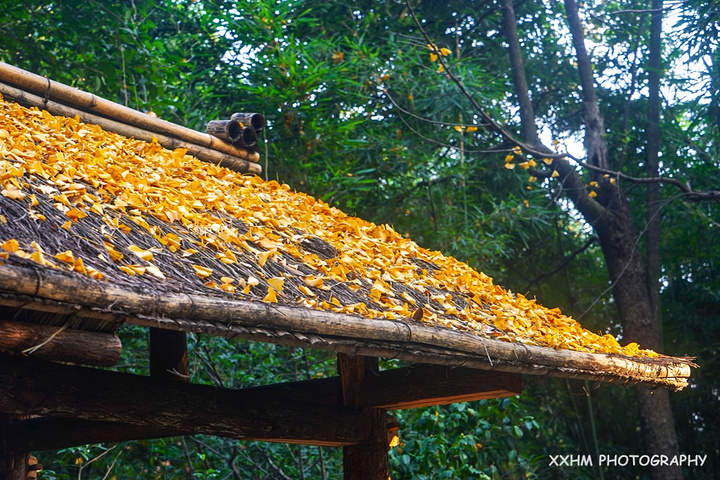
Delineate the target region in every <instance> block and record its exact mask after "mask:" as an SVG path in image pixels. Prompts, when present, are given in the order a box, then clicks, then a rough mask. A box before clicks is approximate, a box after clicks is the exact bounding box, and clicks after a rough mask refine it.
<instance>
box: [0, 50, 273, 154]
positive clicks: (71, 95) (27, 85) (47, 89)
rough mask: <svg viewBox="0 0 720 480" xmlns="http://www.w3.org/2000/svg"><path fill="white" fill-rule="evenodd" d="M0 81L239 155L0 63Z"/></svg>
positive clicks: (205, 136)
mask: <svg viewBox="0 0 720 480" xmlns="http://www.w3.org/2000/svg"><path fill="white" fill-rule="evenodd" d="M0 81H2V82H5V83H8V84H10V85H13V86H15V87H18V88H20V89H23V90H26V91H28V92H30V93H33V94H35V95H39V96H41V97H42V98H43V101H45V100H48V101H49V100H53V101H56V102H57V103H62V104H65V105H68V106H70V107H73V108H75V109H78V110H82V111H86V112H92V113H95V114H98V115H101V116H104V117H107V118H110V119H112V120H115V121H117V122H120V123H125V124H128V125H132V126H134V127H137V128H141V129H143V130H148V131H150V132H154V133H160V134H163V135H168V136H171V137H176V138H178V139H180V140H182V141H184V142H188V143H192V144H195V145H199V146H200V147H204V148H208V149H211V150H217V151H219V152H222V153H225V154H228V155H236V154H237V151H238V149H237V148H236V147H233V146H232V145H230V144H227V143H225V142H223V141H222V140H220V139H218V138H215V137H213V136H212V135H208V134H207V133H203V132H198V131H196V130H193V129H190V128H187V127H183V126H180V125H176V124H174V123H171V122H168V121H166V120H162V119H159V118H155V117H152V116H150V115H147V114H145V113H142V112H139V111H137V110H134V109H132V108H129V107H126V106H124V105H120V104H118V103H115V102H112V101H110V100H106V99H104V98H101V97H98V96H96V95H93V94H92V93H88V92H84V91H82V90H78V89H77V88H73V87H70V86H68V85H65V84H62V83H60V82H56V81H53V80H50V79H48V78H45V77H41V76H40V75H36V74H34V73H31V72H28V71H27V70H23V69H21V68H18V67H15V66H12V65H9V64H7V63H5V62H0ZM258 159H259V156H258Z"/></svg>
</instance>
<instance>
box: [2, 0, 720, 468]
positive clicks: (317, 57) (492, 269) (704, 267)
mask: <svg viewBox="0 0 720 480" xmlns="http://www.w3.org/2000/svg"><path fill="white" fill-rule="evenodd" d="M508 4H509V5H511V6H512V7H513V8H514V16H513V17H512V18H513V19H514V21H513V23H514V28H511V27H510V25H509V24H508V23H507V21H508V17H505V18H504V16H503V13H504V11H503V8H505V13H506V14H507V8H508ZM572 4H574V2H565V3H562V2H549V1H546V2H530V1H518V2H515V3H514V4H513V3H510V2H507V1H498V2H495V1H486V0H463V1H449V2H434V1H429V0H420V1H418V0H415V1H411V2H409V3H405V2H402V1H392V0H388V1H385V0H380V1H373V2H370V1H350V0H341V1H337V2H321V1H316V0H307V1H270V0H259V1H254V2H234V1H226V2H225V1H221V0H215V1H202V0H112V1H105V2H100V1H76V0H73V1H69V0H65V1H57V2H49V1H17V2H9V1H3V2H2V9H3V16H2V18H0V60H3V61H5V62H8V63H11V64H14V65H17V66H19V67H22V68H26V69H28V70H31V71H33V72H35V73H39V74H43V75H47V76H48V77H50V78H52V79H55V80H58V81H61V82H64V83H67V84H70V85H73V86H76V87H78V88H81V89H84V90H88V91H90V92H93V93H96V94H98V95H101V96H104V97H106V98H109V99H112V100H115V101H118V102H119V103H123V104H126V105H128V106H131V107H133V108H137V109H139V110H142V111H148V110H152V111H154V112H155V113H157V114H158V115H159V116H160V117H161V118H165V119H167V120H170V121H173V122H176V123H179V124H181V125H186V126H190V127H193V128H196V129H200V130H204V125H205V123H206V122H207V121H208V120H212V119H215V118H219V117H227V116H228V115H229V114H231V113H233V112H235V111H257V112H261V113H263V114H264V115H265V116H266V118H267V120H268V128H267V129H266V130H265V136H264V138H262V141H263V142H266V143H265V144H264V147H263V151H262V159H261V162H262V163H263V166H264V169H265V173H264V175H266V176H267V177H268V178H273V179H278V180H280V181H282V182H284V183H287V184H289V185H290V186H292V187H293V188H295V189H297V190H302V191H305V192H308V193H310V194H312V195H314V196H316V197H319V198H322V199H324V200H326V201H328V202H329V203H331V204H333V205H335V206H337V207H339V208H341V209H342V210H344V211H346V212H348V213H351V214H354V215H357V216H359V217H362V218H365V219H367V220H371V221H374V222H378V223H388V224H391V225H393V226H394V227H395V229H396V230H398V231H399V232H400V233H402V234H404V235H407V236H409V237H410V238H412V239H414V240H415V241H416V242H418V243H419V244H420V245H422V246H424V247H428V248H431V249H437V250H441V251H443V252H444V253H445V254H447V255H452V256H455V257H456V258H458V259H460V260H463V261H465V262H467V263H469V264H471V265H472V266H474V267H475V268H477V269H479V270H482V271H483V272H485V273H486V274H488V275H490V276H492V277H493V278H494V279H495V281H496V282H497V283H499V284H500V285H502V286H504V287H506V288H509V289H511V290H513V291H517V292H521V293H527V294H529V295H531V296H536V297H537V299H538V301H539V302H540V303H542V304H544V305H546V306H549V307H554V306H559V307H561V308H562V310H563V311H564V312H565V313H568V314H571V315H573V316H574V317H575V318H577V319H579V320H580V322H581V323H582V324H583V325H584V326H585V327H586V328H589V329H591V330H593V331H597V332H602V333H606V332H609V333H612V334H614V335H617V336H619V337H623V334H624V333H626V332H625V331H624V328H623V323H622V321H621V319H620V317H619V315H618V305H617V303H616V301H615V297H614V296H613V293H615V294H616V295H617V293H618V292H614V291H613V283H614V282H615V283H616V280H617V279H615V277H614V276H613V275H614V274H613V272H612V271H609V270H608V267H607V258H606V256H605V255H606V252H605V253H604V252H603V249H602V248H601V241H600V240H599V239H598V236H597V233H596V230H594V228H593V226H592V225H590V223H589V222H588V221H587V220H586V217H585V216H584V214H583V213H582V211H581V210H578V201H577V198H575V197H573V193H572V192H570V193H568V185H567V182H565V180H566V179H568V178H570V177H569V176H568V175H569V174H567V173H563V174H562V175H557V176H553V175H552V172H553V171H562V169H561V168H560V167H561V166H560V165H559V164H558V163H555V160H553V159H548V160H549V162H548V163H545V162H542V158H540V157H533V156H526V154H527V153H528V152H527V151H524V150H523V151H521V153H520V154H513V153H512V152H513V148H515V147H516V146H517V143H513V142H512V141H509V140H508V138H504V137H503V136H502V135H498V134H497V132H496V131H493V129H492V128H487V127H488V122H487V119H486V118H484V117H483V116H482V114H486V115H488V116H490V117H491V118H492V119H494V121H496V122H498V124H501V125H504V126H505V129H506V130H507V131H508V132H509V133H510V134H512V136H513V137H514V138H517V139H525V141H529V140H532V139H528V134H527V130H526V129H527V123H526V122H525V121H524V119H523V114H524V112H527V106H525V107H523V106H522V100H523V99H522V96H521V95H518V92H519V91H520V90H518V87H517V81H518V79H517V77H515V76H514V74H515V73H517V72H518V67H517V65H516V64H514V63H513V60H512V57H511V55H510V50H511V48H510V47H511V46H512V45H513V41H512V40H511V39H510V38H511V37H510V36H509V35H510V33H511V31H512V30H516V31H517V34H518V43H517V45H519V47H520V53H521V55H522V59H523V67H522V70H523V72H524V74H525V79H526V82H527V84H528V85H527V87H526V88H525V90H526V91H527V92H530V95H529V96H528V99H527V100H528V101H529V102H530V107H531V110H532V112H533V113H534V119H535V120H534V121H535V124H536V127H537V131H538V139H539V140H540V141H541V142H542V144H544V145H547V146H549V147H550V150H549V152H548V153H546V154H547V155H548V156H552V154H553V153H554V151H555V150H557V151H558V152H566V151H568V152H569V153H571V154H572V155H573V156H575V157H577V158H578V159H580V160H581V161H583V159H585V160H586V161H587V162H588V164H590V166H592V162H591V161H590V159H586V150H585V148H584V147H583V140H584V137H585V135H586V134H587V133H588V131H589V130H590V129H589V128H588V126H587V115H588V113H587V105H588V103H587V98H586V97H585V95H586V94H587V92H588V90H589V89H588V88H587V86H586V85H583V84H582V80H581V77H580V76H579V73H578V57H577V55H576V50H575V48H574V45H573V36H572V34H571V33H572V32H571V27H569V26H568V21H567V20H568V18H570V15H569V13H568V10H567V7H568V5H572ZM658 12H660V13H661V19H662V20H663V21H662V33H661V35H660V37H657V38H660V39H661V41H662V43H661V48H660V49H657V48H655V47H653V45H657V43H656V44H653V36H652V34H651V31H652V26H653V25H657V23H653V15H654V14H657V13H658ZM413 13H414V14H415V15H416V16H417V18H418V20H419V21H420V23H421V25H422V28H423V29H424V30H425V32H426V33H427V35H428V38H429V39H431V40H432V42H433V43H434V44H435V45H436V46H437V51H434V50H433V49H431V48H429V46H428V43H429V42H428V39H426V38H425V37H424V36H423V35H422V33H421V31H420V29H419V28H418V25H417V23H416V21H415V19H414V18H413ZM579 18H580V20H581V22H582V34H583V35H584V38H585V45H586V46H587V49H588V54H589V57H590V59H591V61H592V64H593V74H594V79H595V91H596V96H597V105H598V107H599V111H600V114H601V115H602V118H604V128H603V129H602V131H601V136H602V137H603V141H604V142H605V143H606V157H607V160H606V165H605V166H606V167H607V169H608V170H609V171H611V172H622V174H623V175H625V176H629V177H633V178H635V179H638V178H645V177H648V176H649V177H657V176H662V177H664V178H670V179H677V180H680V181H681V182H683V183H684V184H689V185H691V186H692V189H693V190H697V191H712V190H717V189H719V188H720V171H719V168H720V157H719V156H718V153H719V151H720V145H719V143H718V141H719V140H720V126H719V125H720V93H718V89H719V88H720V50H718V44H719V43H720V6H718V4H717V3H716V2H713V1H712V0H688V1H683V2H662V1H660V2H658V1H654V2H650V1H633V0H617V1H612V2H600V1H593V0H590V1H587V2H584V3H582V4H581V5H579ZM655 18H657V16H656V17H655ZM653 52H655V57H653ZM437 57H440V58H437ZM440 60H442V61H443V62H444V66H442V67H441V63H440ZM580 64H582V61H581V62H580ZM448 71H449V72H451V73H452V74H453V76H454V77H455V78H457V79H458V80H459V81H460V83H461V84H462V85H463V86H464V88H465V89H466V90H467V91H468V92H469V93H470V94H471V96H470V97H469V96H467V95H464V94H463V92H462V91H461V90H460V89H459V88H458V86H457V85H456V83H455V82H454V81H453V78H451V77H449V76H448V74H447V73H448ZM654 82H655V83H654ZM654 85H655V86H654ZM653 91H655V92H657V98H658V99H659V111H658V114H657V118H658V120H657V122H656V124H657V129H654V128H653V122H652V121H651V120H652V118H653V117H652V115H653V113H652V112H653V110H652V104H653V103H652V99H653ZM478 105H479V106H480V107H481V108H482V112H478V108H477V106H478ZM655 141H657V145H658V154H657V155H656V158H658V159H659V161H658V164H657V167H656V168H657V172H656V173H652V172H651V171H650V173H649V171H648V163H650V162H649V160H648V159H649V158H651V157H652V152H651V151H652V149H653V148H654V147H652V145H654V143H653V142H655ZM518 142H520V140H518ZM530 143H531V144H535V143H536V142H532V141H530ZM537 145H539V143H537ZM531 146H532V145H531ZM557 161H558V162H559V161H561V159H557ZM566 163H567V165H569V167H567V168H568V169H570V170H572V172H574V173H572V175H574V176H576V177H577V178H578V179H579V180H580V181H581V182H582V183H581V184H580V186H581V187H582V188H583V189H584V190H583V191H584V192H585V194H584V195H587V196H589V197H590V198H594V197H595V196H597V195H599V200H602V199H603V194H604V192H605V191H604V190H603V188H604V187H603V186H607V188H613V189H617V192H618V195H619V196H621V197H622V201H621V202H620V203H622V204H623V205H624V206H625V208H626V210H627V214H628V216H629V218H630V219H631V221H632V224H633V225H634V237H633V238H634V245H633V247H634V248H635V252H636V253H637V255H638V258H640V259H641V260H642V265H653V263H654V262H653V261H654V260H655V259H657V260H658V261H659V264H658V265H657V267H653V268H649V269H648V270H647V272H648V281H647V288H648V291H649V294H650V296H651V297H652V295H653V294H654V292H657V295H658V298H659V301H658V302H656V303H657V305H658V306H659V307H658V310H657V314H656V317H657V318H658V320H659V324H658V325H659V328H658V329H659V331H660V335H659V338H660V340H661V347H660V350H661V351H662V352H663V353H667V354H671V355H680V356H683V355H692V356H696V357H697V363H698V364H699V365H700V366H701V368H699V369H697V370H696V371H695V372H694V375H693V378H692V379H691V385H690V387H688V388H687V389H685V390H684V391H683V392H680V393H672V394H671V395H670V403H671V406H672V411H673V414H674V421H675V431H676V434H677V438H678V445H679V451H680V452H681V453H685V454H691V455H694V454H700V455H707V461H706V463H705V465H704V466H703V467H702V468H688V469H685V471H684V474H685V476H686V478H690V479H705V478H707V479H710V478H719V477H720V437H719V436H718V435H717V432H718V431H720V418H718V414H719V413H720V380H718V379H719V378H720V375H719V374H720V360H719V359H720V357H719V356H718V350H719V349H720V272H719V271H718V269H720V248H718V246H720V205H719V204H718V202H717V200H716V199H715V200H713V199H712V198H710V199H708V200H706V201H697V200H698V199H697V198H692V196H690V195H688V194H687V192H684V191H683V190H681V189H679V188H677V187H676V186H675V185H673V184H668V183H660V182H652V183H649V184H647V183H642V182H637V181H632V180H628V179H627V178H625V177H622V176H619V175H617V174H615V173H613V174H608V173H605V174H603V175H600V174H599V173H598V171H594V170H592V169H588V168H587V167H586V166H583V165H581V164H579V163H577V162H575V161H572V160H571V161H568V162H566ZM533 164H536V165H533ZM543 164H545V166H543ZM600 173H602V172H600ZM605 175H607V176H605ZM557 177H560V178H557ZM611 180H612V182H611ZM648 185H655V186H656V187H657V192H656V195H657V196H656V197H653V196H652V195H653V194H652V193H649V192H651V191H652V189H653V187H648ZM613 191H614V190H613ZM593 194H594V195H593ZM648 195H650V196H648ZM583 198H584V197H583ZM604 205H605V206H607V205H608V202H607V201H606V202H605V204H604ZM648 212H650V214H648ZM655 229H657V235H656V236H655V235H654V234H651V232H653V231H654V230H655ZM652 245H656V246H657V251H656V252H655V253H653V249H652ZM648 247H650V248H649V249H648ZM653 272H654V273H653ZM621 276H622V275H621ZM121 335H122V340H123V344H124V345H125V349H124V350H125V354H124V355H125V356H124V358H123V362H122V365H121V366H120V367H119V369H121V370H124V371H133V372H136V373H137V372H144V371H147V370H148V359H147V358H145V357H144V356H143V352H146V351H147V349H146V342H147V338H146V337H145V333H144V332H143V331H141V330H139V329H132V328H128V329H126V330H123V331H122V332H121ZM640 343H641V344H642V343H643V342H642V339H640ZM190 356H191V359H190V360H191V369H192V373H193V381H195V382H198V383H209V384H216V385H223V386H228V387H247V386H253V385H260V384H267V383H274V382H279V381H287V380H299V379H304V378H311V377H318V376H324V375H328V374H332V373H333V372H334V371H335V365H334V359H333V358H332V357H331V356H330V355H328V354H325V353H322V352H314V351H304V350H299V349H289V348H285V347H279V346H273V345H265V344H255V343H249V342H228V341H227V340H225V339H221V338H206V337H195V338H192V339H191V342H190ZM525 380H526V387H525V392H524V393H523V394H522V395H521V396H519V397H516V398H512V399H503V400H497V401H483V402H473V403H465V404H456V405H451V406H446V407H436V408H427V409H418V410H412V411H403V412H398V417H399V419H400V423H401V425H402V426H403V428H402V429H401V432H400V434H401V440H402V443H401V445H400V446H398V447H396V448H395V449H393V450H392V451H391V468H392V471H393V478H396V479H403V478H408V479H409V478H413V479H423V478H426V479H437V478H453V479H458V478H468V479H470V478H473V479H474V478H521V477H522V478H539V479H541V478H650V476H651V475H652V472H650V471H649V470H648V469H647V468H643V467H634V468H633V467H625V468H622V469H619V468H609V469H601V468H598V467H572V468H570V467H564V468H555V467H551V466H550V465H549V463H550V462H549V458H550V455H561V454H573V455H584V454H591V455H596V454H598V453H602V454H628V455H636V454H642V453H646V452H644V450H643V447H642V445H643V442H642V437H643V435H642V432H641V422H640V419H639V415H638V407H637V402H638V397H637V396H636V394H635V391H634V389H632V388H627V387H623V386H615V385H605V384H603V385H597V384H592V383H589V382H579V381H570V380H562V379H548V378H533V377H527V378H526V379H525ZM647 453H650V454H652V453H655V452H647ZM38 457H39V459H40V463H42V464H43V465H44V466H45V467H46V471H45V472H43V474H42V478H46V479H53V478H57V479H66V478H68V479H69V478H87V479H90V478H132V477H137V478H158V479H164V478H168V479H170V478H173V479H175V478H177V479H184V478H218V479H225V478H234V479H249V478H253V479H277V478H292V479H297V478H307V479H319V478H323V479H325V478H338V476H339V472H340V469H341V463H342V461H341V454H340V452H339V451H338V450H334V449H328V448H325V449H323V448H315V447H298V446H286V445H275V444H266V443H255V442H238V441H234V440H226V439H222V438H214V437H204V436H194V437H183V438H172V439H163V440H154V441H141V442H128V443H122V444H118V445H94V446H87V447H81V448H72V449H66V450H63V451H59V452H40V453H39V454H38Z"/></svg>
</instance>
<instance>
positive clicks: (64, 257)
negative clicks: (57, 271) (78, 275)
mask: <svg viewBox="0 0 720 480" xmlns="http://www.w3.org/2000/svg"><path fill="white" fill-rule="evenodd" d="M54 258H57V259H58V260H60V261H61V262H65V263H75V255H73V252H72V251H70V250H65V251H64V252H60V253H58V254H55V255H54Z"/></svg>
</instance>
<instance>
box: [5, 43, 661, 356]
mask: <svg viewBox="0 0 720 480" xmlns="http://www.w3.org/2000/svg"><path fill="white" fill-rule="evenodd" d="M433 53H437V54H442V55H445V54H446V52H444V51H443V50H442V49H439V50H437V51H434V52H433ZM468 131H469V129H468ZM512 155H513V156H514V155H517V152H513V153H512ZM513 156H511V155H508V157H509V158H508V159H506V162H507V165H514V163H513V162H512V160H513ZM521 166H523V165H522V164H521ZM528 166H531V165H530V164H529V163H528ZM0 193H1V194H2V196H3V197H4V198H6V199H7V201H10V202H18V204H22V205H23V208H26V209H27V212H28V215H27V216H28V217H29V218H31V219H32V221H34V222H37V224H38V227H37V228H38V229H40V228H42V225H48V226H47V227H46V228H47V229H48V231H49V230H50V229H52V228H54V229H55V230H58V229H60V228H62V229H64V230H66V231H68V232H69V234H74V233H73V232H74V231H75V230H78V231H80V230H81V228H80V227H81V226H84V225H90V223H88V222H90V221H92V222H93V223H92V225H93V227H92V228H93V229H94V230H93V231H94V232H95V233H97V234H98V235H99V237H100V238H102V240H101V241H100V242H98V243H99V245H97V248H98V249H100V250H99V251H100V252H101V253H100V254H99V255H97V257H98V258H93V259H92V260H93V262H94V263H93V262H90V258H87V257H86V258H82V255H79V254H78V253H77V251H73V249H72V248H71V246H63V248H61V249H57V250H56V251H47V252H46V251H44V250H43V248H42V247H41V246H40V245H38V244H36V243H35V242H32V243H33V244H32V245H25V244H21V243H20V242H18V241H17V240H15V239H14V238H13V237H12V235H11V233H12V226H10V227H7V226H4V227H2V225H0V227H2V229H0V233H2V236H0V258H9V256H11V255H16V256H18V257H22V258H27V259H29V260H31V261H34V262H36V263H39V264H42V265H45V266H48V267H52V268H62V269H65V270H67V271H72V272H76V273H78V274H83V275H88V276H91V277H93V278H96V279H101V280H105V281H110V278H111V277H112V275H111V273H112V274H113V275H121V276H122V278H128V279H129V278H130V277H132V278H133V279H137V278H142V279H147V278H152V279H154V281H156V282H157V281H164V280H166V281H170V280H172V281H173V282H176V283H177V282H190V283H192V282H195V284H197V285H198V288H201V289H204V290H203V291H205V292H208V293H209V294H217V295H233V296H234V297H236V298H240V299H243V300H250V301H265V302H269V303H279V304H284V305H295V306H304V307H308V308H315V309H327V310H332V311H335V312H340V313H350V314H358V315H363V316H366V317H369V318H378V317H384V318H387V319H402V320H405V321H420V322H423V323H426V324H429V325H436V326H437V325H440V326H444V327H447V328H451V329H456V330H463V331H469V332H473V333H476V334H478V335H483V336H493V337H496V338H499V339H502V340H507V341H517V342H523V343H527V344H535V345H542V346H549V347H554V348H566V349H574V350H580V351H596V352H608V353H624V354H629V355H635V356H638V355H640V356H648V355H653V353H652V352H648V351H644V350H639V349H638V347H637V346H636V345H635V346H633V345H631V346H628V347H621V346H620V345H619V344H618V342H617V341H616V340H615V338H613V337H612V336H610V335H597V334H595V333H591V332H589V331H587V330H585V329H583V328H582V327H581V326H580V324H578V323H577V322H576V321H575V320H573V319H572V318H569V317H567V316H565V315H563V314H562V313H561V312H560V311H559V310H558V309H548V308H545V307H542V306H540V305H537V304H536V303H535V301H534V300H532V299H527V298H526V297H524V296H523V295H519V294H512V293H510V292H508V291H506V290H503V289H502V288H500V287H499V286H497V285H494V284H493V281H492V279H491V278H490V277H488V276H487V275H484V274H483V273H481V272H477V271H475V270H473V269H472V268H470V267H469V266H467V265H466V264H464V263H461V262H459V261H457V260H455V259H454V258H451V257H445V256H443V255H442V254H440V253H438V252H432V251H428V250H425V249H423V248H421V247H419V246H418V245H417V244H415V243H414V242H412V241H411V240H408V239H406V238H403V237H402V236H401V235H399V234H398V233H397V232H395V231H394V230H393V229H392V228H391V227H389V226H384V225H374V224H372V223H369V222H365V221H363V220H361V219H357V218H353V217H349V216H347V215H345V214H344V213H343V212H341V211H340V210H338V209H336V208H333V207H330V206H329V205H327V204H325V203H323V202H321V201H318V200H315V199H313V198H311V197H309V196H307V195H304V194H301V193H297V192H293V191H292V190H291V189H290V188H289V187H288V186H286V185H282V184H279V183H277V182H274V181H270V182H265V181H262V180H261V179H260V178H258V177H252V176H243V175H240V174H236V173H233V172H231V171H230V170H227V169H225V168H222V167H218V166H215V165H210V164H207V163H203V162H200V161H198V160H196V159H195V158H193V157H191V156H188V155H187V152H186V151H185V150H184V149H177V150H174V151H169V150H165V149H163V148H162V147H160V145H158V144H157V143H146V142H141V141H137V140H133V139H128V138H125V137H122V136H120V135H116V134H112V133H108V132H104V131H103V130H102V129H101V128H100V127H97V126H93V125H85V124H83V123H81V122H79V121H78V120H76V119H72V118H64V117H53V116H51V115H49V114H48V113H46V112H40V111H37V110H29V109H25V108H22V107H19V106H17V105H15V104H10V103H6V102H0ZM40 206H46V207H48V206H49V208H50V209H51V210H52V211H53V212H56V213H57V215H58V216H59V217H57V218H54V219H53V220H52V222H55V223H52V222H51V221H50V220H47V219H46V218H45V217H47V216H50V215H49V212H48V211H44V213H45V214H46V215H43V214H42V213H40V212H39V211H36V210H37V209H38V208H39V207H40ZM53 209H54V210H53ZM58 218H62V221H59V222H58ZM51 223H52V225H50V224H51ZM69 234H68V235H69ZM120 234H122V235H127V236H130V235H132V236H133V237H132V238H133V239H134V240H133V241H132V242H128V241H126V242H125V243H122V244H121V243H118V240H117V238H118V236H119V235H120ZM73 238H74V237H73ZM125 238H130V237H125ZM37 240H38V242H40V241H42V240H41V239H37ZM78 241H81V240H78ZM48 250H50V249H49V247H48ZM98 259H99V260H98ZM98 262H99V263H98ZM163 262H165V263H163ZM90 263H93V265H95V267H98V265H101V266H104V267H103V268H104V270H103V271H100V270H99V269H98V268H94V267H91V266H90V265H89V264H90ZM170 266H177V268H180V269H182V271H183V272H184V274H185V277H183V278H178V275H177V274H173V273H171V272H170V271H169V269H170ZM125 276H128V277H125Z"/></svg>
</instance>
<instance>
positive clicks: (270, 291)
mask: <svg viewBox="0 0 720 480" xmlns="http://www.w3.org/2000/svg"><path fill="white" fill-rule="evenodd" d="M263 302H270V303H277V296H276V295H275V290H274V289H273V288H272V287H269V288H268V293H267V295H266V296H265V298H263Z"/></svg>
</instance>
